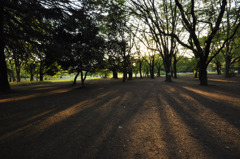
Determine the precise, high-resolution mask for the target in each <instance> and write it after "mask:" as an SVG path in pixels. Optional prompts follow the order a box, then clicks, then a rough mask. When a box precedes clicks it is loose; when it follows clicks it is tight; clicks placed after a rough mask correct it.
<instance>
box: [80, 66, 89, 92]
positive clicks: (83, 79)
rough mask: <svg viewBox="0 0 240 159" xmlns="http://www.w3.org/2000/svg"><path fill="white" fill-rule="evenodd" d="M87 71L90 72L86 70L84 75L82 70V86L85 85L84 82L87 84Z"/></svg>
mask: <svg viewBox="0 0 240 159" xmlns="http://www.w3.org/2000/svg"><path fill="white" fill-rule="evenodd" d="M87 73H88V72H86V73H85V75H83V71H82V70H81V83H82V88H84V87H85V86H84V84H85V83H84V82H85V80H86V77H87Z"/></svg>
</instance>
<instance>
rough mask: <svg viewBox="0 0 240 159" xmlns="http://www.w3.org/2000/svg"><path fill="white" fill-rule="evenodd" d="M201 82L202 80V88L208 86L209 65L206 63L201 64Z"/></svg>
mask: <svg viewBox="0 0 240 159" xmlns="http://www.w3.org/2000/svg"><path fill="white" fill-rule="evenodd" d="M199 80H200V85H202V86H207V85H208V80H207V64H206V63H205V62H200V67H199Z"/></svg>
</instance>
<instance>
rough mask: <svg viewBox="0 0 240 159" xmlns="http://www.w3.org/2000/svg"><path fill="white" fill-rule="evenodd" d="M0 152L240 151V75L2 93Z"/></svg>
mask: <svg viewBox="0 0 240 159" xmlns="http://www.w3.org/2000/svg"><path fill="white" fill-rule="evenodd" d="M0 125H1V127H0V158H1V159H10V158H16V159H18V158H34V159H35V158H36V159H40V158H41V159H43V158H44V159H45V158H49V159H61V158H64V159H68V158H76V159H78V158H86V159H91V158H96V159H102V158H103V159H107V158H113V159H117V158H124V159H128V158H133V159H134V158H144V159H145V158H154V159H155V158H156V159H161V158H163V159H165V158H166V159H167V158H171V159H175V158H184V159H185V158H207V159H208V158H209V159H220V158H222V159H228V158H229V159H237V158H238V159H239V158H240V77H239V76H237V77H234V78H230V79H225V78H223V76H217V75H209V86H200V85H199V81H198V80H197V79H194V78H193V77H192V76H180V77H179V79H174V82H172V83H166V82H164V77H161V78H156V79H154V80H151V79H134V80H132V81H127V82H126V83H122V82H121V80H113V79H100V80H93V81H87V82H86V88H80V84H79V85H76V86H73V85H71V83H70V82H61V83H48V84H47V85H43V86H37V87H36V86H34V85H33V86H25V87H23V86H14V87H12V91H10V92H8V93H7V94H1V95H0Z"/></svg>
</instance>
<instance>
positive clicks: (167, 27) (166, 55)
mask: <svg viewBox="0 0 240 159" xmlns="http://www.w3.org/2000/svg"><path fill="white" fill-rule="evenodd" d="M129 5H130V7H129V9H130V10H131V11H132V14H134V15H135V16H136V17H137V18H139V19H141V20H142V22H143V24H146V26H147V28H146V29H145V28H144V29H143V30H141V31H142V32H145V33H148V34H149V35H151V38H152V39H153V40H154V41H155V43H156V47H154V48H148V49H151V50H156V51H158V52H159V54H160V55H161V57H162V59H163V64H164V68H165V72H166V79H165V81H167V82H171V81H172V80H171V63H172V62H171V61H172V57H173V55H174V52H175V51H176V40H175V39H174V38H173V37H171V36H166V34H177V33H176V32H177V24H178V14H177V10H176V6H175V5H174V3H173V1H170V2H167V1H165V0H163V1H154V0H143V1H141V2H140V1H135V0H130V2H129ZM164 33H166V34H164Z"/></svg>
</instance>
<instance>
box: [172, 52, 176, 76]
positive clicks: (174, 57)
mask: <svg viewBox="0 0 240 159" xmlns="http://www.w3.org/2000/svg"><path fill="white" fill-rule="evenodd" d="M173 73H174V76H173V77H174V78H177V57H176V54H174V56H173Z"/></svg>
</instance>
